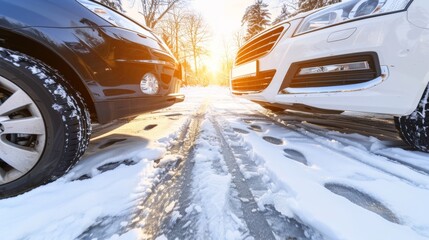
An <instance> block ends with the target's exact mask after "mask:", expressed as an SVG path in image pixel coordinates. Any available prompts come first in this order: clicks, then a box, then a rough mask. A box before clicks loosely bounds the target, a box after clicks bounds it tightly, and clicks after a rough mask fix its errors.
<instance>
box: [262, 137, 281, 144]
mask: <svg viewBox="0 0 429 240" xmlns="http://www.w3.org/2000/svg"><path fill="white" fill-rule="evenodd" d="M263 139H264V140H265V141H267V142H269V143H271V144H274V145H283V140H281V139H278V138H275V137H268V136H265V137H263Z"/></svg>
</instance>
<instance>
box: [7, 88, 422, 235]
mask: <svg viewBox="0 0 429 240" xmlns="http://www.w3.org/2000/svg"><path fill="white" fill-rule="evenodd" d="M183 92H184V93H185V94H186V96H187V99H186V101H185V102H183V103H180V104H176V105H174V106H172V107H170V108H168V109H164V110H160V111H156V112H153V113H149V114H144V115H141V116H139V117H137V118H135V119H133V120H130V121H117V122H115V123H113V124H111V125H108V126H96V132H95V134H94V136H93V139H92V141H91V144H90V148H89V150H88V151H87V153H86V154H85V156H84V157H83V159H82V160H81V161H80V162H79V163H78V164H77V165H76V166H75V167H74V168H73V169H71V171H70V172H69V173H68V174H67V175H66V176H64V177H62V178H60V179H58V180H56V181H55V182H53V183H50V184H48V185H45V186H42V187H39V188H37V189H34V190H33V191H30V192H28V193H26V194H23V195H21V196H17V197H14V198H10V199H5V200H0V232H1V233H2V237H1V239H160V240H161V239H359V240H360V239H366V240H369V239H389V240H393V239H429V205H428V203H429V154H425V153H421V152H416V151H412V150H410V149H409V148H407V147H406V146H405V145H403V143H402V142H401V141H400V140H399V139H398V137H397V134H396V130H395V129H394V126H393V123H392V121H391V119H389V118H380V117H378V118H373V117H371V116H367V115H360V114H343V115H314V114H305V113H297V112H283V113H273V112H271V111H267V110H264V109H263V108H261V107H259V106H258V105H256V104H254V103H251V102H249V101H246V100H243V99H239V98H236V97H233V96H231V95H230V94H229V93H228V90H227V89H224V88H215V87H212V88H187V89H183Z"/></svg>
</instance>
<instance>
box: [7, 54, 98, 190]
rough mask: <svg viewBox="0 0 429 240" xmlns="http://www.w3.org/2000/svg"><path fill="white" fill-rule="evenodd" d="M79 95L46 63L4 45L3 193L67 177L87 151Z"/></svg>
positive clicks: (85, 117) (85, 115)
mask: <svg viewBox="0 0 429 240" xmlns="http://www.w3.org/2000/svg"><path fill="white" fill-rule="evenodd" d="M89 119H90V118H89V113H88V111H87V108H86V105H85V102H84V101H83V99H82V98H81V97H80V94H79V93H77V92H76V91H74V90H73V89H72V88H71V86H70V85H69V84H68V83H67V82H66V81H65V80H64V78H63V77H62V76H61V75H60V74H59V73H58V72H57V71H55V70H53V69H51V68H50V67H49V66H47V65H45V64H44V63H42V62H40V61H39V60H36V59H34V58H31V57H29V56H26V55H24V54H22V53H19V52H16V51H12V50H8V49H5V48H0V198H6V197H11V196H15V195H18V194H20V193H23V192H26V191H28V190H30V189H32V188H34V187H37V186H40V185H42V184H45V183H48V182H50V181H53V180H55V179H57V178H58V177H60V176H62V175H63V174H64V173H65V172H67V170H68V169H70V167H71V166H72V165H73V164H74V163H76V162H77V160H78V159H79V158H80V157H81V156H82V154H83V153H84V151H85V150H86V148H87V146H88V143H89V138H90V134H91V128H90V120H89Z"/></svg>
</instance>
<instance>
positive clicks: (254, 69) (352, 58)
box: [230, 0, 429, 151]
mask: <svg viewBox="0 0 429 240" xmlns="http://www.w3.org/2000/svg"><path fill="white" fill-rule="evenodd" d="M428 82H429V1H428V0H349V1H345V2H342V3H339V4H335V5H331V6H329V7H326V8H323V9H320V10H316V11H313V12H311V13H304V14H301V15H298V16H296V17H294V18H291V19H288V20H286V21H285V22H282V23H280V24H278V25H276V26H274V27H272V28H270V29H268V30H266V31H264V32H262V33H261V34H259V35H257V36H255V37H253V38H252V39H250V40H249V41H248V42H247V43H246V44H245V45H244V46H243V47H242V48H241V49H240V50H239V51H238V53H237V57H236V59H235V64H234V67H233V70H232V73H231V85H230V87H231V91H232V92H233V93H234V94H237V95H240V96H242V97H244V98H247V99H250V100H252V101H255V102H258V103H260V104H261V105H262V106H264V107H267V108H269V107H277V108H284V109H286V108H287V109H299V110H306V111H315V110H324V111H325V110H328V111H334V112H335V111H340V112H341V111H358V112H368V113H380V114H388V115H392V117H395V122H396V125H397V127H398V130H399V132H400V135H401V137H402V138H403V139H404V140H405V142H407V143H408V144H410V145H411V146H414V147H415V148H417V149H419V150H422V151H429V104H427V102H428V100H429V90H428Z"/></svg>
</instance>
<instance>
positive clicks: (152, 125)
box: [144, 124, 158, 131]
mask: <svg viewBox="0 0 429 240" xmlns="http://www.w3.org/2000/svg"><path fill="white" fill-rule="evenodd" d="M156 126H158V125H157V124H150V125H147V126H146V127H145V128H144V130H145V131H149V130H152V129H154V128H155V127H156Z"/></svg>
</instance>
